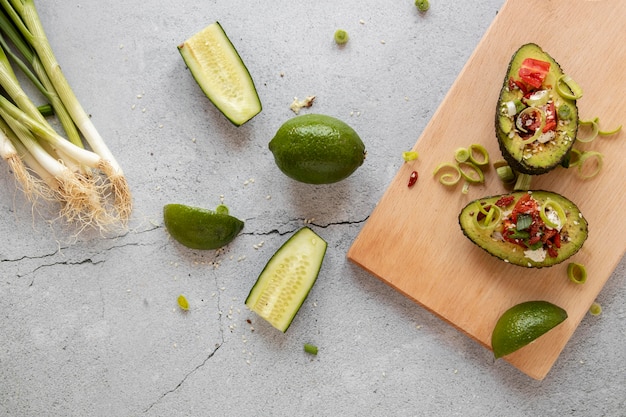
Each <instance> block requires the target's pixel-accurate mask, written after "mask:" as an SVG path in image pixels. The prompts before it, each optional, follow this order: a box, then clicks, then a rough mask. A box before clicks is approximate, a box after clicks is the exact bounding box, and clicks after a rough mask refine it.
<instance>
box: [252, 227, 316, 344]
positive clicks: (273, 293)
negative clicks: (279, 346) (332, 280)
mask: <svg viewBox="0 0 626 417" xmlns="http://www.w3.org/2000/svg"><path fill="white" fill-rule="evenodd" d="M327 246H328V244H327V243H326V241H324V239H322V238H321V237H320V236H318V235H317V234H316V233H315V232H313V231H312V230H311V229H309V228H308V227H303V228H302V229H300V230H298V231H297V232H296V233H295V234H294V235H293V236H291V237H290V238H289V240H287V241H286V242H285V243H284V244H283V245H282V246H281V247H280V248H279V249H278V250H277V251H276V253H275V254H274V255H273V256H272V258H271V259H270V260H269V262H268V263H267V265H265V268H264V269H263V271H262V272H261V275H259V278H258V279H257V281H256V283H255V284H254V286H253V287H252V289H251V290H250V294H248V298H246V306H247V307H248V308H249V309H250V310H252V311H254V312H255V313H257V314H258V315H259V316H261V317H262V318H263V319H265V320H267V321H268V322H269V323H270V324H271V325H272V326H274V327H275V328H277V329H278V330H280V331H282V332H286V331H287V328H289V325H290V324H291V322H292V321H293V319H294V317H295V316H296V313H298V310H300V306H301V305H302V303H303V302H304V300H305V299H306V297H307V295H309V291H311V288H312V287H313V284H314V283H315V280H316V279H317V276H318V274H319V271H320V268H321V266H322V261H323V260H324V255H325V254H326V247H327Z"/></svg>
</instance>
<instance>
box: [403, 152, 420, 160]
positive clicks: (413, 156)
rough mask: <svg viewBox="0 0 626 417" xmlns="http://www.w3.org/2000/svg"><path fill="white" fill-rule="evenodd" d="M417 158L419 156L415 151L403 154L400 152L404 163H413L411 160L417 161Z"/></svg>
mask: <svg viewBox="0 0 626 417" xmlns="http://www.w3.org/2000/svg"><path fill="white" fill-rule="evenodd" d="M418 156H419V154H418V153H417V152H416V151H404V152H402V159H404V162H409V161H413V160H415V159H417V157H418Z"/></svg>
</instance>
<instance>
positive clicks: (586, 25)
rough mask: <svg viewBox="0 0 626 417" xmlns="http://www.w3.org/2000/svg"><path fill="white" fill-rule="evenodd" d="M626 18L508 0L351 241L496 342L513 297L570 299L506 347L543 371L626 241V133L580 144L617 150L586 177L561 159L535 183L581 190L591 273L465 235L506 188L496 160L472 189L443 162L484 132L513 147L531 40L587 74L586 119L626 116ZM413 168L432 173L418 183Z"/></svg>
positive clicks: (405, 286) (573, 5)
mask: <svg viewBox="0 0 626 417" xmlns="http://www.w3.org/2000/svg"><path fill="white" fill-rule="evenodd" d="M528 10H534V11H536V10H542V12H541V13H535V12H533V13H529V12H528ZM624 27H626V1H623V0H597V1H592V0H552V1H545V0H509V1H508V2H507V3H505V5H504V6H503V7H502V9H501V10H500V12H499V13H498V14H497V16H496V18H495V20H494V21H493V23H492V24H491V26H490V27H489V29H488V30H487V32H486V33H485V35H484V37H483V39H482V40H481V41H480V43H479V45H478V46H477V48H476V50H475V51H474V52H473V54H472V55H471V56H470V58H469V60H468V62H467V63H466V65H465V66H464V68H463V70H462V71H461V73H460V74H459V76H458V78H457V80H456V81H455V83H454V84H453V85H452V87H451V89H450V91H449V92H448V94H447V95H446V97H445V98H444V100H443V102H442V103H441V105H440V107H439V108H438V109H437V111H436V112H435V114H434V115H433V117H432V119H431V120H430V122H429V124H428V125H427V126H426V128H425V129H424V132H423V133H422V135H421V136H420V138H419V139H418V141H417V143H416V145H415V147H414V149H415V150H417V151H418V152H419V154H420V157H419V159H417V160H415V161H412V162H410V163H405V164H403V165H402V166H401V167H400V169H399V171H398V173H397V175H396V177H395V178H394V179H393V181H392V182H391V184H390V185H389V188H388V189H387V191H386V192H385V194H384V196H383V197H382V199H381V200H380V202H379V203H378V205H377V206H376V208H375V209H374V211H373V212H372V214H371V216H370V218H369V219H368V221H367V223H366V224H365V225H364V227H363V229H362V230H361V232H360V233H359V235H358V236H357V238H356V239H355V241H354V243H353V245H352V247H351V248H350V250H349V251H348V255H347V256H348V259H349V260H351V261H352V262H354V263H356V264H358V265H360V266H361V267H363V268H364V269H366V270H368V271H369V272H371V273H372V274H373V275H375V276H377V277H378V278H380V279H381V280H383V281H384V282H387V283H388V284H389V285H391V286H392V287H394V288H396V289H397V290H398V291H400V292H401V293H403V294H405V295H406V296H407V297H410V298H411V299H413V300H414V301H416V302H417V303H419V304H420V305H421V306H423V307H424V308H426V309H428V310H430V311H431V312H433V313H434V314H436V315H438V316H439V317H441V318H442V319H443V320H445V321H446V322H448V323H450V324H451V325H453V326H456V327H457V328H458V329H459V330H461V331H462V332H464V333H466V334H467V335H468V336H469V337H471V338H473V339H475V340H476V341H478V342H479V343H481V344H482V345H484V346H485V347H487V348H490V340H491V331H492V329H493V327H494V325H495V322H496V321H497V319H498V317H499V316H500V315H501V314H502V313H503V312H504V311H505V310H506V309H508V308H509V307H511V306H513V305H515V304H517V303H519V302H522V301H527V300H539V299H543V300H548V301H551V302H554V303H555V304H557V305H560V306H562V307H563V308H565V309H566V310H567V312H568V315H569V317H568V319H567V320H566V321H565V322H564V323H562V324H561V325H560V326H558V327H557V328H555V329H553V330H552V331H550V332H549V333H547V334H546V335H544V336H542V337H541V338H539V339H538V340H536V341H535V342H534V343H532V344H530V345H528V346H526V347H524V348H522V349H520V350H519V351H517V352H515V353H513V354H511V355H509V356H507V357H506V358H505V360H506V361H508V362H510V363H511V364H512V365H513V366H515V367H516V368H518V369H519V370H521V371H522V372H524V373H526V374H527V375H529V376H530V377H532V378H535V379H543V378H544V377H545V376H546V375H547V373H548V372H549V370H550V368H551V367H552V366H553V364H554V362H555V361H556V360H557V358H558V356H559V354H560V352H561V351H562V350H563V348H564V346H565V345H566V343H567V342H568V340H569V339H570V338H571V336H572V334H573V333H574V331H575V329H576V328H577V326H578V324H579V323H580V321H581V320H582V318H583V317H584V316H585V314H586V313H587V311H588V308H589V306H590V305H591V303H592V302H593V301H594V300H595V298H596V297H597V295H598V293H599V292H600V290H601V289H602V287H603V286H604V284H605V283H606V281H607V279H608V278H609V277H610V276H611V274H612V272H613V271H614V270H615V268H616V266H617V264H618V263H619V261H620V260H621V258H622V257H623V256H624V253H625V252H626V238H625V237H624V236H626V223H625V222H624V221H623V220H622V219H623V215H622V212H623V207H624V206H626V193H624V188H623V187H624V178H626V163H624V161H625V160H626V142H625V140H626V133H624V131H622V132H620V133H619V134H617V135H614V136H610V137H603V138H599V139H596V140H595V141H594V142H592V143H590V144H585V145H583V144H579V145H577V146H578V147H579V148H581V149H587V150H596V151H600V152H602V153H603V154H604V155H605V158H604V169H603V171H602V172H601V174H600V175H599V176H597V177H595V178H593V179H591V180H586V181H585V180H582V179H579V178H577V176H576V175H574V173H573V172H572V170H569V171H568V170H565V169H562V168H558V169H556V170H555V171H553V172H550V173H548V174H545V175H543V176H540V177H535V179H534V180H533V188H535V189H546V190H551V191H555V192H558V193H560V194H563V195H564V196H566V197H568V198H569V199H571V200H572V201H574V202H575V203H576V204H577V205H578V206H579V207H580V209H581V210H582V212H583V214H584V215H585V217H586V218H587V220H588V222H589V229H590V232H589V238H588V240H587V241H586V243H585V245H584V246H583V248H582V249H581V250H580V252H578V253H577V254H576V255H575V256H574V257H573V258H571V259H570V260H571V261H576V262H580V263H582V264H584V265H586V267H587V270H588V273H589V278H588V280H587V283H585V284H584V285H577V284H573V283H571V282H570V281H569V280H568V278H567V273H566V269H567V261H566V262H564V263H562V264H559V265H556V266H554V267H551V268H543V269H527V268H522V267H518V266H514V265H509V264H506V263H504V262H502V261H500V260H498V259H497V258H494V257H492V256H490V255H489V254H487V253H486V252H484V251H483V250H481V249H480V248H478V247H476V246H474V245H473V244H472V243H471V242H470V241H469V240H468V239H467V238H465V237H464V236H463V234H462V232H461V229H460V227H459V225H458V221H457V219H458V214H459V212H460V210H461V208H462V207H463V206H465V204H467V202H469V201H471V200H474V199H476V198H480V197H483V196H487V195H495V194H501V193H504V192H506V190H505V189H504V188H503V187H502V185H501V184H500V183H499V179H498V177H497V175H496V173H495V171H494V170H493V168H491V169H490V170H489V171H487V173H486V181H485V184H483V185H481V186H472V187H471V188H470V191H469V193H468V194H465V195H464V194H462V193H461V190H460V188H461V185H458V186H457V187H456V188H454V189H448V188H446V187H444V186H442V185H441V184H439V182H437V180H436V179H435V178H434V177H433V175H432V173H433V171H434V169H435V167H436V166H437V165H438V164H439V163H441V162H446V161H448V162H452V161H453V154H454V150H455V149H456V148H458V147H461V146H465V147H466V146H468V145H470V144H472V143H481V144H483V145H484V146H485V147H486V148H487V150H488V151H489V154H490V156H491V159H492V161H493V160H495V159H501V154H500V152H499V149H498V144H497V140H496V136H495V128H494V114H495V113H494V112H495V109H496V103H497V100H498V95H499V91H500V87H501V85H502V81H503V80H504V76H505V74H506V69H507V66H508V63H509V60H510V58H511V56H512V55H513V53H514V52H515V51H516V50H517V48H519V47H520V46H521V45H522V44H524V43H528V42H534V43H537V44H538V45H540V46H541V47H542V48H543V49H544V50H545V51H546V52H548V53H549V54H550V55H552V57H553V58H554V59H555V60H556V61H557V62H558V63H559V64H560V65H561V67H562V68H563V70H564V71H565V72H566V73H567V74H569V75H571V76H572V78H573V79H574V80H576V81H577V82H578V83H579V84H580V85H581V86H582V88H583V90H584V96H583V97H582V98H581V99H580V100H578V108H579V115H580V117H581V119H590V118H593V117H596V116H598V117H600V125H601V128H605V129H611V128H614V127H617V126H619V125H621V124H626V123H624V122H625V120H624V119H625V116H626V111H625V110H624V109H625V108H626V99H625V96H624V92H625V91H626V75H625V74H626V43H625V42H624V40H623V39H624V38H623V36H624ZM555 29H556V30H555ZM398 158H400V151H399V152H398ZM413 170H417V171H418V172H419V173H420V178H419V180H418V182H417V184H416V185H415V186H414V187H413V188H408V187H407V181H408V178H409V175H410V173H411V171H413Z"/></svg>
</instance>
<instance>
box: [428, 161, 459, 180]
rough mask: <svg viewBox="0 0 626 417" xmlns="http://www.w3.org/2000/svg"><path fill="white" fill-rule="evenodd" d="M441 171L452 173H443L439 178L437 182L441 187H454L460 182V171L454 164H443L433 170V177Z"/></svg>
mask: <svg viewBox="0 0 626 417" xmlns="http://www.w3.org/2000/svg"><path fill="white" fill-rule="evenodd" d="M441 170H449V171H452V172H444V173H443V174H441V175H440V176H439V182H440V183H442V184H443V185H456V183H458V182H459V181H460V180H461V170H460V169H459V167H458V166H456V165H455V164H451V163H449V162H443V163H441V164H439V165H437V167H436V168H435V171H434V172H433V175H434V176H436V175H437V174H438V173H439V171H441Z"/></svg>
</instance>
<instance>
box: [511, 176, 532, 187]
mask: <svg viewBox="0 0 626 417" xmlns="http://www.w3.org/2000/svg"><path fill="white" fill-rule="evenodd" d="M532 180H533V176H532V175H529V174H519V175H518V176H517V180H516V181H515V185H514V186H513V189H514V190H520V191H528V190H530V184H531V182H532Z"/></svg>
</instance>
